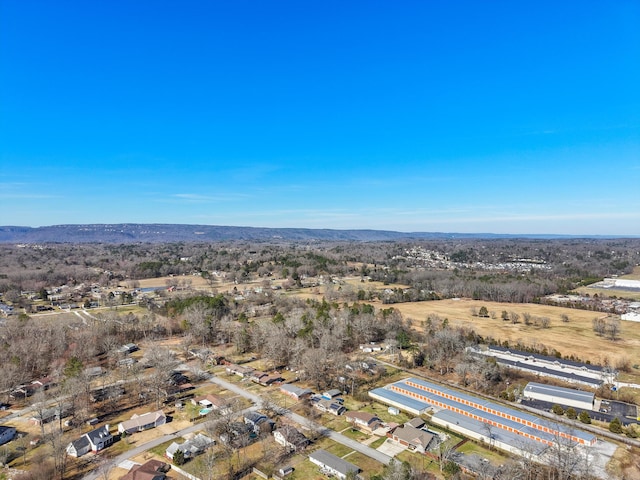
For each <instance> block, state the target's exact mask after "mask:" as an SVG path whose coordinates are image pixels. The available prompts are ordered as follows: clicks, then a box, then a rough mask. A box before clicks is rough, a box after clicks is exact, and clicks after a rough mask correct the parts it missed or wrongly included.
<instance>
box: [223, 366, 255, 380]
mask: <svg viewBox="0 0 640 480" xmlns="http://www.w3.org/2000/svg"><path fill="white" fill-rule="evenodd" d="M225 370H226V372H227V373H228V374H229V375H238V376H239V377H243V378H244V377H249V376H251V374H252V373H253V371H254V370H255V369H253V368H251V367H243V366H241V365H235V364H233V363H232V364H229V365H227V368H225Z"/></svg>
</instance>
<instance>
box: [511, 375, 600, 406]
mask: <svg viewBox="0 0 640 480" xmlns="http://www.w3.org/2000/svg"><path fill="white" fill-rule="evenodd" d="M522 394H523V395H524V397H525V398H528V399H531V400H541V401H543V402H549V403H557V404H558V405H563V406H566V407H574V408H578V409H580V410H593V405H594V402H595V399H596V397H595V394H594V393H593V392H585V391H583V390H575V389H573V388H563V387H556V386H554V385H545V384H543V383H536V382H529V383H528V384H527V386H526V387H525V388H524V391H523V392H522Z"/></svg>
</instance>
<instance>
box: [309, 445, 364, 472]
mask: <svg viewBox="0 0 640 480" xmlns="http://www.w3.org/2000/svg"><path fill="white" fill-rule="evenodd" d="M309 458H312V459H314V460H316V461H317V462H318V463H321V464H322V465H326V466H327V467H330V468H332V469H333V470H335V471H336V472H340V473H341V474H343V475H347V474H348V473H349V472H356V473H358V472H359V471H360V468H359V467H356V466H355V465H354V464H353V463H349V462H347V461H346V460H343V459H342V458H340V457H336V456H335V455H334V454H332V453H329V452H327V451H326V450H316V451H315V452H312V453H311V454H309Z"/></svg>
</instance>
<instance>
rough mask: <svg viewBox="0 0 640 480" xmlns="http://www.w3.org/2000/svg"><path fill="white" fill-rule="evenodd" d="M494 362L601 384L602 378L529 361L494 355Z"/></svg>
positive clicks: (591, 383)
mask: <svg viewBox="0 0 640 480" xmlns="http://www.w3.org/2000/svg"><path fill="white" fill-rule="evenodd" d="M495 359H496V362H497V363H499V364H501V365H506V366H508V367H514V368H520V369H522V370H528V371H530V372H536V373H540V374H542V375H545V376H549V377H551V376H554V377H559V378H564V379H567V380H569V381H572V382H580V383H585V384H587V385H593V386H594V387H599V386H600V385H602V383H603V382H602V380H599V379H596V378H592V377H585V376H583V375H578V374H577V373H571V372H563V371H562V370H555V369H553V368H548V367H543V366H539V365H531V364H530V363H522V362H518V361H514V360H507V359H506V358H499V357H495Z"/></svg>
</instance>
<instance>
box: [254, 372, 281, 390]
mask: <svg viewBox="0 0 640 480" xmlns="http://www.w3.org/2000/svg"><path fill="white" fill-rule="evenodd" d="M282 380H284V379H283V378H282V377H281V376H280V375H279V374H278V373H273V374H268V373H266V372H260V371H257V370H256V371H254V372H253V373H252V374H251V381H252V382H255V383H258V384H260V385H262V386H263V387H266V386H268V385H271V384H273V383H275V382H281V381H282Z"/></svg>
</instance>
